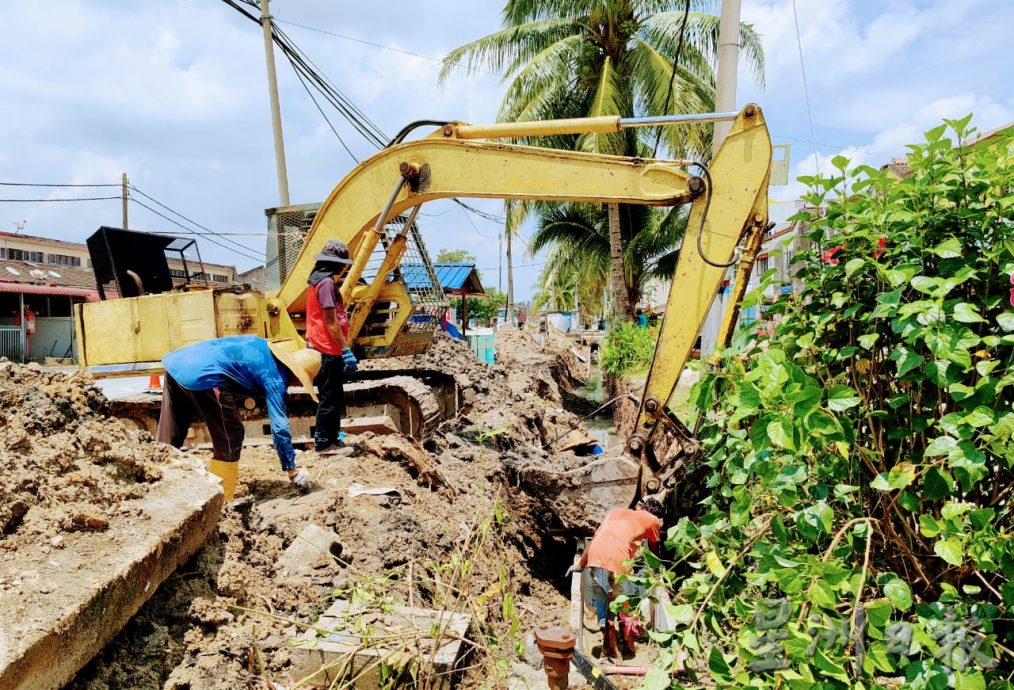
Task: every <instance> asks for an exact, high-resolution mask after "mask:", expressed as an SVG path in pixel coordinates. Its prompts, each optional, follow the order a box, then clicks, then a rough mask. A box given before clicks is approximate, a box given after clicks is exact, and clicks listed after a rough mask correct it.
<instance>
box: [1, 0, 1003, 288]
mask: <svg viewBox="0 0 1014 690" xmlns="http://www.w3.org/2000/svg"><path fill="white" fill-rule="evenodd" d="M674 4H675V5H679V4H680V3H679V2H677V1H674ZM796 5H797V8H798V16H799V25H800V31H801V36H802V48H803V55H804V59H805V67H806V74H807V80H808V86H809V92H810V108H811V111H812V114H813V129H814V135H815V139H816V141H817V142H818V145H817V154H818V155H817V157H816V162H815V156H814V153H813V145H812V144H811V143H810V140H811V136H810V126H809V122H808V119H807V109H806V102H805V99H804V95H803V84H802V79H801V73H800V64H799V52H798V47H797V44H796V32H795V24H794V21H793V15H792V2H791V0H743V17H742V18H743V20H744V21H747V22H752V23H754V24H755V26H756V27H757V29H758V31H759V32H760V33H761V35H762V37H763V40H764V46H765V50H766V53H767V70H766V75H765V76H766V86H765V87H764V88H763V89H760V88H759V87H757V86H756V85H755V84H754V83H753V82H752V80H751V78H750V77H749V76H748V75H746V74H741V75H740V81H739V85H740V88H739V101H740V103H746V102H748V101H756V102H758V103H760V104H761V105H762V106H763V107H764V109H765V113H766V116H767V120H768V123H769V127H770V129H771V131H772V134H773V138H774V140H775V142H776V143H789V144H791V145H792V162H793V166H792V174H793V177H795V175H798V174H802V173H809V172H812V171H813V170H814V169H815V167H816V165H823V166H825V167H826V165H827V161H828V160H829V159H830V158H831V157H832V156H834V155H836V154H837V153H840V152H844V153H845V154H846V155H849V156H850V157H852V158H854V159H856V160H858V161H862V162H865V163H870V164H880V163H883V162H886V161H887V160H888V159H890V158H891V157H892V156H899V155H903V154H904V150H905V149H904V146H905V144H906V143H909V142H912V141H915V140H917V139H918V137H919V135H920V133H921V132H922V131H924V130H926V129H928V128H930V127H931V126H934V125H935V124H938V123H939V121H940V119H941V118H943V117H960V116H963V115H965V114H967V113H969V112H974V113H975V114H976V119H975V122H976V123H977V124H978V125H979V126H980V128H982V129H984V130H985V129H991V128H993V127H996V126H998V125H1000V124H1004V123H1006V122H1010V121H1011V120H1014V83H1012V79H1011V77H1010V65H1011V60H1010V57H1009V51H1008V45H1007V44H1008V42H1009V40H1010V38H1009V36H1008V35H1007V34H1008V32H1009V27H1011V26H1014V3H1012V2H1009V1H1008V0H961V1H960V2H953V1H951V2H945V1H939V2H935V1H934V2H931V1H924V2H901V1H900V0H881V1H879V2H874V1H871V0H856V1H850V0H796ZM271 7H272V11H273V14H274V15H275V16H276V17H277V18H278V19H279V20H282V21H283V23H282V24H281V26H282V27H283V29H284V30H285V31H286V32H287V33H288V34H289V36H290V37H291V38H292V39H293V40H294V41H295V42H296V43H297V44H298V45H299V46H300V47H301V48H302V49H303V50H304V51H305V52H306V53H307V54H308V55H309V56H310V57H311V58H312V59H313V60H314V62H315V63H316V64H317V65H318V67H320V69H321V70H322V71H323V72H324V73H325V74H326V75H327V76H328V77H329V78H330V79H331V80H332V81H333V82H334V83H335V84H336V85H337V86H338V87H339V88H341V89H342V90H343V91H344V92H345V93H346V94H347V95H348V96H349V97H350V98H351V99H352V100H354V101H355V102H356V103H357V104H358V105H359V106H360V107H361V108H362V109H363V110H364V111H365V112H366V113H367V114H369V116H370V117H371V118H372V119H373V120H375V121H376V122H377V123H378V124H379V125H380V126H381V127H382V128H383V129H384V130H385V131H386V132H388V133H393V132H396V131H397V130H398V129H400V128H401V126H402V125H404V124H405V123H407V122H409V121H412V120H416V119H420V118H434V119H460V120H468V121H472V122H484V121H492V120H493V119H495V115H496V109H497V105H498V103H499V100H500V94H501V92H502V88H501V86H500V84H499V81H498V79H497V78H496V77H495V76H493V75H488V74H478V75H471V76H469V75H466V74H464V73H461V74H458V75H455V77H453V78H452V79H451V81H450V82H449V83H448V84H446V85H445V86H444V87H443V88H439V87H438V86H437V83H436V75H437V71H438V69H439V59H440V58H441V57H442V56H443V55H444V54H446V52H447V51H448V50H450V49H451V48H453V47H455V46H457V45H460V44H462V43H464V42H467V41H469V40H472V39H474V38H477V37H479V36H482V35H484V34H487V33H489V32H491V31H493V30H495V29H496V28H497V27H498V26H499V23H500V9H501V4H500V3H499V2H492V1H490V0H445V1H444V2H442V3H440V4H439V5H429V6H425V5H420V4H419V3H418V2H412V1H410V0H376V1H374V2H371V3H363V2H347V1H346V2H338V1H337V0H272V3H271ZM0 22H2V24H3V26H5V28H6V29H7V31H6V32H5V37H6V41H5V46H4V58H3V60H0V123H3V132H4V144H3V146H2V147H0V181H5V182H45V183H79V184H80V183H116V182H118V181H119V179H120V174H121V172H124V171H125V172H127V174H128V175H129V176H130V179H131V182H132V183H133V184H135V185H136V186H137V187H138V188H139V189H140V190H142V191H144V192H146V193H147V194H149V195H151V196H152V197H154V198H155V199H158V200H159V201H160V202H162V203H164V204H166V205H167V206H169V207H171V208H173V209H175V210H177V211H179V212H181V213H183V214H184V215H186V216H187V217H189V218H191V219H193V220H195V221H197V222H198V223H200V224H201V225H204V226H206V227H208V228H212V229H214V230H216V231H219V232H224V233H236V234H234V235H232V236H231V237H232V239H234V240H236V241H238V242H241V243H242V244H244V245H245V246H247V247H249V248H250V249H251V250H253V251H255V252H256V251H261V250H262V249H263V245H264V241H265V238H264V235H263V234H262V233H264V232H265V226H266V223H265V218H264V213H263V209H265V208H268V207H273V206H276V205H277V204H278V191H277V186H276V178H275V169H274V153H273V148H272V141H271V121H270V112H269V109H268V101H267V95H266V87H265V67H264V55H263V43H262V37H261V33H260V30H259V27H257V26H256V25H254V24H253V23H251V22H249V21H248V20H246V19H245V18H243V17H242V16H240V15H239V14H238V13H236V12H235V11H234V10H233V9H231V8H229V7H228V6H226V5H225V4H224V3H222V2H219V1H217V0H163V1H161V2H156V1H155V0H137V1H135V2H130V3H126V2H122V0H116V1H114V0H88V1H87V2H86V1H84V0H35V1H34V2H31V3H24V2H23V3H14V2H5V3H2V5H0ZM284 22H290V23H288V24H286V23H284ZM295 24H302V25H305V26H308V27H314V28H317V29H320V30H323V31H327V32H332V33H337V34H342V35H344V36H346V37H351V38H358V39H361V40H365V41H369V42H371V43H376V44H381V45H384V46H387V48H378V47H376V46H372V45H367V44H365V43H361V42H357V41H354V40H350V39H349V38H339V37H336V36H333V35H329V34H327V33H322V32H320V31H313V30H309V29H305V28H301V27H299V26H296V25H295ZM400 51H408V53H415V54H417V55H412V54H407V53H406V52H400ZM278 74H279V80H280V84H281V101H282V115H283V121H284V129H285V144H286V153H287V158H288V173H289V186H290V196H291V200H292V202H293V203H308V202H312V201H320V200H322V199H323V198H324V197H325V196H326V195H327V193H328V192H329V191H330V190H331V189H332V188H333V187H334V185H335V184H336V183H337V182H338V181H339V180H340V179H341V177H342V176H343V175H344V174H345V173H347V172H348V170H349V169H350V168H351V166H352V165H353V161H352V160H351V158H350V157H349V156H348V154H347V153H346V152H345V151H344V150H343V149H342V148H341V146H340V145H339V144H338V142H337V140H336V139H335V137H334V135H333V133H332V132H331V130H330V129H329V128H328V126H327V125H326V123H325V122H324V121H323V119H322V118H321V117H320V114H319V113H318V112H317V110H316V108H315V107H314V105H313V104H312V103H311V102H310V101H309V99H308V98H307V96H306V94H305V92H304V91H303V89H302V87H301V86H300V84H299V82H298V81H297V80H296V78H295V76H294V75H293V73H292V71H291V69H290V68H289V66H288V64H287V63H285V62H284V61H283V60H281V59H279V60H278ZM333 121H334V122H335V123H336V125H337V126H338V128H339V133H340V134H342V136H343V137H344V139H345V141H346V143H347V144H348V145H349V147H350V148H351V149H352V152H353V153H354V154H355V155H356V156H357V157H364V156H366V155H368V154H369V153H370V152H371V150H372V149H371V147H370V146H369V145H368V144H366V143H365V142H364V141H363V140H362V139H361V138H359V137H358V135H356V134H355V133H354V132H353V131H352V130H351V128H350V127H348V125H346V124H345V123H344V121H341V120H340V119H337V118H333ZM800 191H801V187H800V186H799V185H798V184H792V185H789V186H786V187H779V188H773V189H772V190H771V197H772V198H773V199H777V200H791V199H792V198H794V197H795V196H798V194H799V192H800ZM115 193H116V190H115V189H102V188H99V189H95V190H69V189H62V190H61V189H46V188H12V187H2V188H0V197H2V198H8V199H13V198H36V197H45V198H64V197H68V196H106V195H111V194H115ZM139 200H142V201H143V200H144V199H143V198H140V199H139ZM476 205H477V206H480V207H482V208H485V209H487V210H489V211H492V212H494V213H499V210H500V207H499V205H498V204H497V203H495V202H476ZM788 207H789V204H777V205H776V206H775V207H774V208H773V209H772V211H773V215H774V216H775V217H778V216H780V215H781V216H784V215H786V214H787V209H788ZM424 211H425V212H426V213H428V214H431V215H428V216H426V217H424V219H423V220H424V222H423V231H424V235H425V239H426V242H427V244H428V245H429V248H430V249H431V251H433V252H436V250H438V249H440V248H442V247H446V248H461V249H467V250H468V251H470V252H472V253H473V254H475V255H476V256H477V257H478V264H479V266H480V267H481V268H483V269H484V271H483V275H484V277H485V280H486V283H487V284H488V285H496V283H497V266H498V263H499V261H500V259H499V252H498V242H497V234H498V232H499V229H500V228H499V227H498V226H497V224H496V223H493V222H490V221H488V220H484V219H481V218H475V217H473V218H471V219H469V218H467V217H466V216H465V215H464V214H463V212H461V211H460V210H458V209H457V208H456V207H453V206H451V205H450V204H449V203H448V202H443V203H441V204H434V205H432V206H427V208H426V209H424ZM130 212H131V226H132V227H135V228H138V229H147V230H155V231H176V230H178V228H177V227H176V226H173V225H171V224H169V223H168V222H167V221H165V220H164V219H162V218H160V217H158V216H156V215H154V214H152V213H151V212H149V211H147V210H145V209H144V208H142V207H140V206H138V205H136V204H132V205H131V208H130ZM22 220H25V221H27V223H26V224H25V227H24V232H25V233H29V234H37V235H46V236H53V237H59V238H63V239H69V240H77V241H80V240H83V239H84V238H85V237H87V236H88V235H89V234H90V233H91V232H93V231H94V230H95V229H96V228H97V227H98V226H99V225H103V224H105V225H114V226H118V225H119V224H120V203H119V201H116V200H106V201H91V202H80V203H0V229H3V230H7V231H12V230H13V229H14V224H15V223H17V222H20V221H22ZM524 234H527V231H525V232H524ZM202 254H203V256H204V258H205V259H207V260H213V261H220V262H223V263H230V264H233V263H234V264H236V265H237V266H238V267H239V268H241V269H245V268H249V267H250V266H252V265H253V264H254V263H255V262H254V261H253V260H252V259H250V258H247V257H243V256H239V255H237V254H234V253H232V252H229V251H226V250H224V249H221V248H219V247H216V246H214V245H212V244H210V243H207V242H205V241H203V240H202ZM515 256H516V257H517V260H516V263H518V264H520V265H522V266H523V267H522V268H520V269H519V270H518V271H517V277H516V281H515V284H516V289H517V292H518V295H519V297H520V298H522V299H523V298H525V297H527V296H529V295H530V294H531V292H532V289H531V288H532V285H533V284H534V282H535V280H536V277H537V275H538V270H539V266H538V264H539V263H540V262H541V258H539V257H528V256H526V255H525V249H524V246H523V244H518V245H517V246H516V249H515Z"/></svg>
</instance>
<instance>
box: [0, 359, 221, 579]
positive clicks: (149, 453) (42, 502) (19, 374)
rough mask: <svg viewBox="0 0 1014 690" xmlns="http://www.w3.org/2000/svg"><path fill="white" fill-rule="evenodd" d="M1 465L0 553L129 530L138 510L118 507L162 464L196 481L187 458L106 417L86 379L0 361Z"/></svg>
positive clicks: (136, 495)
mask: <svg viewBox="0 0 1014 690" xmlns="http://www.w3.org/2000/svg"><path fill="white" fill-rule="evenodd" d="M0 463H2V465H3V467H4V470H3V472H0V554H3V553H4V552H7V553H10V552H18V551H22V552H30V551H34V550H35V549H36V547H39V548H41V550H42V552H43V553H45V552H46V549H48V548H49V547H50V546H52V547H53V548H58V547H60V545H61V544H62V541H63V540H64V539H65V538H71V533H74V532H79V531H104V530H107V529H109V528H110V526H118V525H121V524H122V525H125V524H128V523H129V524H131V525H137V523H138V522H139V521H143V520H144V519H145V517H144V513H143V511H141V512H138V511H137V510H126V509H125V508H124V507H123V504H124V503H125V502H126V501H129V500H131V499H142V498H144V497H145V496H146V495H147V494H148V493H149V492H150V491H151V490H152V488H153V487H154V486H155V485H156V483H157V482H158V481H159V480H160V479H161V478H162V477H163V473H164V471H165V470H166V469H167V467H168V466H169V465H173V464H175V465H179V466H185V467H187V468H188V469H190V470H192V471H195V472H203V469H201V468H200V466H199V465H198V464H197V463H195V462H194V460H193V459H192V458H190V457H188V456H187V455H186V454H184V453H181V452H179V451H177V450H176V449H174V448H170V447H168V446H164V445H161V444H158V443H155V442H154V440H153V439H152V438H151V436H150V435H149V434H147V433H145V432H142V431H138V430H136V429H130V428H128V427H127V426H125V425H124V424H122V423H120V421H119V420H116V419H112V418H110V417H109V416H108V410H107V407H106V400H105V398H104V397H103V395H102V392H101V391H100V390H99V389H98V388H97V387H96V386H95V385H94V383H93V382H92V379H91V377H90V376H88V375H87V374H84V373H76V374H74V375H71V376H68V375H65V374H62V373H58V372H53V371H47V370H45V369H43V368H42V367H40V366H39V365H38V364H29V365H28V366H22V365H20V364H13V363H11V362H8V361H6V360H0ZM135 505H136V504H135ZM0 557H2V556H0ZM3 589H4V586H3V583H0V591H2V590H3Z"/></svg>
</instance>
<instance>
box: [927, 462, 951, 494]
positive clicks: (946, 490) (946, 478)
mask: <svg viewBox="0 0 1014 690" xmlns="http://www.w3.org/2000/svg"><path fill="white" fill-rule="evenodd" d="M923 491H924V493H925V494H926V499H927V500H930V501H935V500H937V499H938V498H943V497H944V496H950V495H951V494H952V493H954V478H953V477H951V475H950V474H949V473H947V472H946V471H945V470H941V469H939V468H936V467H931V468H929V469H928V470H926V478H925V479H924V480H923Z"/></svg>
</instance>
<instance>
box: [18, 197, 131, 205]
mask: <svg viewBox="0 0 1014 690" xmlns="http://www.w3.org/2000/svg"><path fill="white" fill-rule="evenodd" d="M120 198H122V197H119V196H83V197H76V198H74V199H0V203H19V204H34V203H48V202H51V201H104V200H106V199H120Z"/></svg>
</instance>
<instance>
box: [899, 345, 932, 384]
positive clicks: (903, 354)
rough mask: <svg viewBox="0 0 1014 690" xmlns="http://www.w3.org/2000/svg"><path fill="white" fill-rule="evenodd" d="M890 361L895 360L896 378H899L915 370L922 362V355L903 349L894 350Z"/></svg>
mask: <svg viewBox="0 0 1014 690" xmlns="http://www.w3.org/2000/svg"><path fill="white" fill-rule="evenodd" d="M891 359H895V360H897V362H898V378H901V377H902V376H904V375H905V374H907V373H908V372H910V371H912V370H913V369H917V368H918V367H919V365H920V364H922V363H923V361H924V358H923V356H922V355H920V354H917V353H915V352H912V351H911V350H909V349H908V348H904V347H902V348H898V349H897V350H895V351H894V353H892V355H891Z"/></svg>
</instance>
